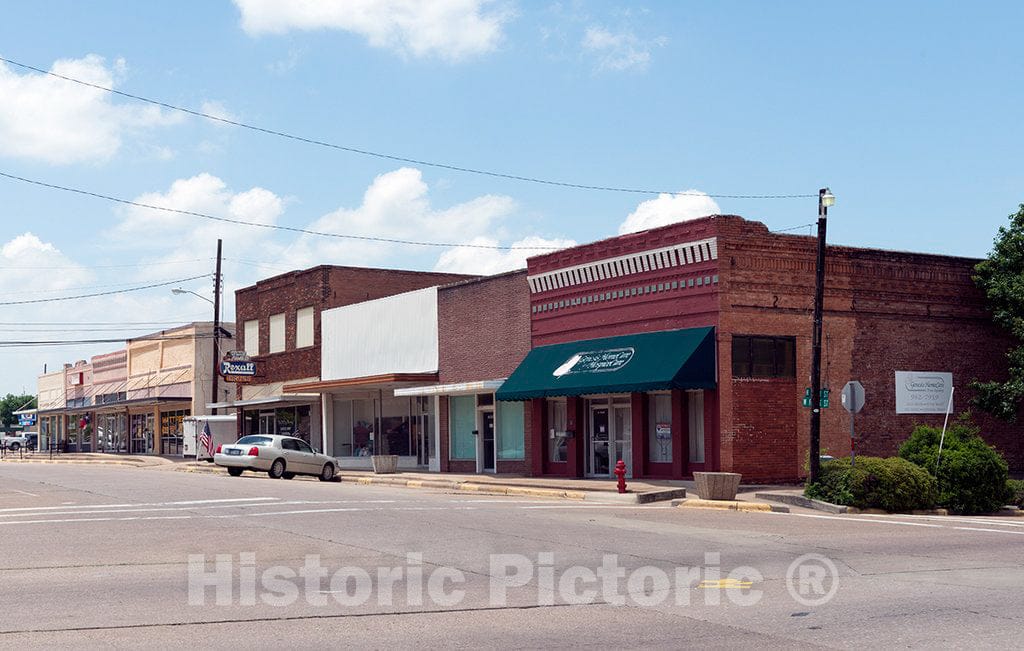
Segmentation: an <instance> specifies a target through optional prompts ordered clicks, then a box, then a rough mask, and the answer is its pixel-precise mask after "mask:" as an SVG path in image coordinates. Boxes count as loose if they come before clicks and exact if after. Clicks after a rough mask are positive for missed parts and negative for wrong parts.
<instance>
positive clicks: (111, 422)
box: [96, 414, 128, 452]
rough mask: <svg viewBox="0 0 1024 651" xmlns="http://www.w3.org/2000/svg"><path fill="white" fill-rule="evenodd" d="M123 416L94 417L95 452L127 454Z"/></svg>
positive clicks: (101, 415)
mask: <svg viewBox="0 0 1024 651" xmlns="http://www.w3.org/2000/svg"><path fill="white" fill-rule="evenodd" d="M125 434H126V423H125V415H124V414H99V415H97V416H96V450H97V451H99V452H127V451H128V437H127V436H126V435H125Z"/></svg>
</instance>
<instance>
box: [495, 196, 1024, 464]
mask: <svg viewBox="0 0 1024 651" xmlns="http://www.w3.org/2000/svg"><path fill="white" fill-rule="evenodd" d="M815 247H816V241H815V238H813V237H807V236H797V235H779V234H772V233H769V232H768V229H767V228H766V227H765V226H764V225H763V224H760V223H757V222H749V221H746V220H744V219H742V218H740V217H736V216H713V217H707V218H704V219H699V220H693V221H688V222H683V223H679V224H673V225H670V226H665V227H662V228H657V229H652V230H649V231H645V232H641V233H634V234H629V235H624V236H620V237H616V238H612V239H608V240H603V241H599V242H595V243H592V244H587V245H583V246H579V247H575V248H572V249H567V250H563V251H558V252H555V253H551V254H547V255H543V256H538V257H535V258H531V259H530V260H529V262H528V278H527V282H528V287H529V292H530V307H529V310H530V317H531V338H532V346H533V351H532V352H531V354H530V355H529V356H528V357H527V359H526V360H525V361H524V362H523V364H522V365H520V367H519V368H518V369H517V370H516V371H515V372H514V373H513V374H512V376H511V377H510V378H509V381H508V382H507V383H506V384H505V385H504V386H502V388H501V390H500V391H499V392H498V398H499V400H502V399H513V400H525V401H528V402H529V404H530V407H529V414H530V417H529V419H528V424H527V430H528V431H527V438H528V440H529V444H528V445H527V448H528V449H529V450H530V454H529V455H528V460H529V470H530V472H531V473H532V474H538V475H541V474H543V475H562V476H608V475H609V474H610V471H611V469H612V466H613V465H614V463H615V461H616V460H617V459H619V458H621V459H623V460H625V461H626V463H627V467H628V470H629V471H630V473H631V474H632V475H633V476H643V477H686V476H690V475H691V474H692V473H693V472H694V471H695V470H719V469H720V470H728V471H735V472H741V473H743V475H744V477H745V478H747V479H750V480H787V479H796V478H798V477H799V476H801V475H803V474H805V471H804V470H803V466H804V462H805V458H806V454H807V451H806V450H807V440H808V423H809V417H808V412H807V410H806V409H805V408H803V407H802V406H801V398H802V397H803V393H804V390H805V387H808V386H809V385H810V381H809V377H810V351H811V342H810V334H811V325H812V324H811V312H812V302H813V293H814V268H815ZM976 263H977V260H971V259H965V258H952V257H944V256H933V255H922V254H911V253H898V252H888V251H878V250H866V249H854V248H848V247H835V246H833V247H829V249H828V256H827V263H826V272H827V276H826V295H825V321H824V330H825V338H824V362H823V367H822V371H823V383H824V386H827V387H829V388H831V389H832V391H833V392H834V398H833V402H832V406H831V408H830V409H826V410H825V411H824V416H823V419H822V450H823V452H827V453H830V454H833V455H837V456H838V455H846V454H849V451H850V445H851V443H850V436H849V416H848V414H847V413H846V412H845V411H844V410H843V409H842V407H841V406H840V405H839V400H838V394H839V390H840V389H841V388H842V386H843V385H844V384H845V383H846V381H848V380H852V379H856V380H859V381H860V382H861V383H862V384H863V385H864V387H865V388H866V395H867V405H866V406H865V408H864V410H863V412H861V414H859V415H858V420H857V430H858V443H857V446H858V450H859V451H861V452H863V453H866V454H877V455H889V454H893V453H895V451H896V448H897V446H898V444H899V442H900V441H902V440H903V439H905V438H906V437H907V436H908V435H909V433H910V431H911V429H912V428H913V426H914V425H915V424H916V423H919V422H924V423H930V424H939V425H941V422H942V415H941V414H913V415H911V414H898V413H897V409H896V386H895V385H896V380H895V377H896V375H895V374H896V372H897V371H928V372H932V371H934V372H942V373H951V374H952V381H953V384H954V386H955V388H956V398H955V404H954V412H958V411H961V410H963V409H965V408H966V407H967V406H968V404H969V402H968V401H969V399H970V392H969V390H968V389H967V385H968V383H969V382H970V381H971V380H972V379H974V378H990V377H999V376H1000V375H1001V374H1005V357H1004V354H1005V351H1006V349H1007V347H1008V344H1009V342H1008V341H1007V340H1006V338H1005V337H1004V336H1003V334H1002V333H1001V332H1000V331H999V330H997V329H996V328H995V327H994V326H993V325H992V324H991V321H990V320H989V318H988V315H987V314H986V311H985V307H984V301H983V297H982V295H981V293H980V292H979V291H978V290H977V289H976V288H975V287H974V285H973V282H972V281H971V277H970V276H971V271H972V268H973V266H974V264H976ZM702 328H703V329H704V330H701V329H702ZM707 329H710V330H707ZM654 333H661V334H658V335H657V336H654ZM666 333H674V334H666ZM705 333H712V334H710V335H708V336H710V337H711V340H713V345H714V352H713V354H712V356H711V358H707V357H706V356H707V350H708V344H707V343H706V342H704V341H703V340H702V339H701V338H702V337H705ZM671 337H675V338H676V339H675V340H673V339H671ZM686 346H689V348H687V349H686V351H684V352H685V355H682V356H680V350H681V347H686ZM659 347H660V348H659ZM658 350H661V353H662V354H660V355H659V353H658ZM559 355H562V357H564V359H562V357H559ZM673 355H674V356H676V357H678V359H675V358H674V359H673V360H670V361H671V362H672V364H678V372H674V371H671V369H670V368H669V367H667V366H665V364H666V363H667V362H666V360H665V359H663V358H664V357H672V356H673ZM701 355H704V356H705V358H701V360H699V361H694V360H697V358H698V357H700V356H701ZM709 359H710V360H711V361H709ZM563 362H564V363H563ZM659 364H660V366H659ZM644 365H646V367H647V368H648V369H649V372H650V373H655V369H656V368H657V369H659V370H658V371H657V373H660V374H659V375H657V377H654V376H653V375H652V377H650V378H647V379H648V380H649V381H646V380H645V379H644V378H643V377H639V376H636V374H637V373H638V372H640V371H642V368H643V367H644ZM581 369H582V370H581ZM587 374H589V375H587ZM629 374H632V376H631V377H632V379H631V381H633V382H636V385H635V386H636V387H643V388H638V389H636V390H630V389H629V387H628V385H625V384H622V383H616V382H615V381H614V378H615V377H616V376H617V375H629ZM634 376H635V377H634ZM588 378H589V380H588ZM586 381H591V382H592V383H593V384H592V386H589V387H588V386H587V385H586ZM612 388H614V390H612ZM979 421H980V423H981V425H982V426H983V429H984V431H985V433H986V435H987V436H988V437H989V440H990V441H991V442H992V443H993V444H995V445H996V446H997V447H998V448H999V449H1000V450H1001V451H1002V452H1003V454H1004V455H1006V457H1007V458H1008V460H1009V461H1010V463H1011V466H1013V467H1016V468H1020V467H1022V466H1024V447H1022V441H1021V436H1020V432H1019V430H1018V429H1016V428H1015V427H1011V426H1009V425H1006V424H1003V423H1000V422H998V421H993V420H991V419H988V418H985V417H983V416H981V415H979Z"/></svg>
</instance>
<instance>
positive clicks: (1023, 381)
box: [971, 204, 1024, 422]
mask: <svg viewBox="0 0 1024 651" xmlns="http://www.w3.org/2000/svg"><path fill="white" fill-rule="evenodd" d="M974 282H975V283H976V284H977V285H978V287H980V288H981V290H982V291H984V292H985V296H986V297H987V299H988V306H989V309H990V310H991V311H992V320H993V321H994V322H995V324H996V325H998V326H1000V327H1002V328H1003V329H1005V330H1007V331H1009V333H1010V334H1011V335H1012V336H1013V338H1014V339H1016V340H1017V342H1018V345H1017V346H1016V347H1015V348H1012V349H1011V350H1010V351H1009V352H1008V353H1007V354H1006V358H1007V360H1008V362H1009V376H1008V378H1007V380H1006V381H1003V382H999V381H995V380H990V381H987V382H979V381H974V382H972V383H971V388H972V389H974V390H975V391H976V392H977V396H976V397H975V399H974V403H975V404H976V405H977V406H978V407H979V408H981V409H983V410H984V411H986V412H988V413H990V414H992V415H993V416H996V417H997V418H1000V419H1002V420H1006V421H1010V422H1013V421H1015V420H1016V419H1017V414H1018V412H1019V411H1020V405H1021V401H1022V400H1024V204H1021V205H1020V209H1019V210H1018V211H1017V212H1016V213H1015V214H1013V215H1010V223H1009V225H1008V226H1001V227H1000V228H999V234H998V235H997V236H996V239H995V246H994V247H993V248H992V252H991V253H989V256H988V259H986V260H984V261H982V262H980V263H978V265H977V266H976V267H975V268H974Z"/></svg>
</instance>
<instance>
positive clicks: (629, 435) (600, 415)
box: [587, 399, 633, 477]
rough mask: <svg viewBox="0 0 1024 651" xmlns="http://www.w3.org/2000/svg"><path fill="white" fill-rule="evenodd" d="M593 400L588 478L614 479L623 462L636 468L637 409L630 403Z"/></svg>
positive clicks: (588, 450) (629, 471)
mask: <svg viewBox="0 0 1024 651" xmlns="http://www.w3.org/2000/svg"><path fill="white" fill-rule="evenodd" d="M619 402H620V401H619V400H612V401H611V404H609V401H608V400H607V399H601V400H594V401H591V405H590V422H589V425H590V428H589V429H590V431H589V432H588V436H587V476H588V477H611V476H612V471H613V470H615V464H616V462H618V461H619V460H620V459H621V460H622V461H624V462H625V463H626V471H627V473H631V471H632V468H633V454H632V453H633V410H632V408H631V407H630V405H629V404H628V403H626V404H619Z"/></svg>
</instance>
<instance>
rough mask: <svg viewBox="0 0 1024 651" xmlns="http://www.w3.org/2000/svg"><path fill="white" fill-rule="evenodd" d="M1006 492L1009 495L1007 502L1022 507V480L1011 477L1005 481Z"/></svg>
mask: <svg viewBox="0 0 1024 651" xmlns="http://www.w3.org/2000/svg"><path fill="white" fill-rule="evenodd" d="M1006 492H1007V494H1008V495H1009V499H1008V500H1007V502H1006V503H1007V504H1013V505H1014V506H1019V507H1020V508H1022V509H1024V480H1020V479H1011V480H1009V481H1007V482H1006Z"/></svg>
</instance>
